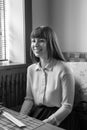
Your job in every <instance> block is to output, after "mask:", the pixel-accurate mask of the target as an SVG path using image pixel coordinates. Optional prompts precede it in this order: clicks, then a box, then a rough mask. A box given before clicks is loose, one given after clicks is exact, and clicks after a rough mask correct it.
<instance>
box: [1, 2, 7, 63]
mask: <svg viewBox="0 0 87 130" xmlns="http://www.w3.org/2000/svg"><path fill="white" fill-rule="evenodd" d="M5 16H6V14H5V0H0V61H6V60H7V57H6V24H5Z"/></svg>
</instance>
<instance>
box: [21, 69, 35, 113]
mask: <svg viewBox="0 0 87 130" xmlns="http://www.w3.org/2000/svg"><path fill="white" fill-rule="evenodd" d="M30 78H31V77H30V74H29V69H28V71H27V89H26V97H25V100H24V103H23V105H22V108H21V111H20V112H21V113H23V114H26V115H27V114H29V112H30V110H31V109H32V106H33V95H32V90H31V79H30Z"/></svg>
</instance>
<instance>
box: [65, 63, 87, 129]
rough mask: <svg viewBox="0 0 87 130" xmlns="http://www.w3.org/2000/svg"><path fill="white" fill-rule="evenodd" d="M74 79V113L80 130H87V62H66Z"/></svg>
mask: <svg viewBox="0 0 87 130" xmlns="http://www.w3.org/2000/svg"><path fill="white" fill-rule="evenodd" d="M67 65H68V66H69V67H70V68H71V69H72V71H73V74H74V77H75V101H74V111H76V113H77V115H78V120H79V122H80V127H81V130H83V129H84V130H87V62H67Z"/></svg>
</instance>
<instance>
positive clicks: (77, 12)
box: [32, 0, 87, 52]
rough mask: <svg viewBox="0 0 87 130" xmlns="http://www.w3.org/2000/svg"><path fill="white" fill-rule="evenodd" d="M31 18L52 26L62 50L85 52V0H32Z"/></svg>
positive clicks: (86, 43) (36, 21)
mask: <svg viewBox="0 0 87 130" xmlns="http://www.w3.org/2000/svg"><path fill="white" fill-rule="evenodd" d="M32 18H33V19H32V20H33V28H35V27H37V26H39V25H50V26H52V28H53V29H54V30H55V32H56V33H57V35H58V38H59V42H60V46H61V49H62V51H68V52H69V51H72V52H79V51H80V52H87V0H32Z"/></svg>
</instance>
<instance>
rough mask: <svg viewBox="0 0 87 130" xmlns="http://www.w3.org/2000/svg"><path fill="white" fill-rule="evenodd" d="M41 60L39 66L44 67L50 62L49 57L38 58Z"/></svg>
mask: <svg viewBox="0 0 87 130" xmlns="http://www.w3.org/2000/svg"><path fill="white" fill-rule="evenodd" d="M40 62H41V67H42V68H45V66H46V65H47V64H48V63H49V62H50V59H47V58H44V59H40Z"/></svg>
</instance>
